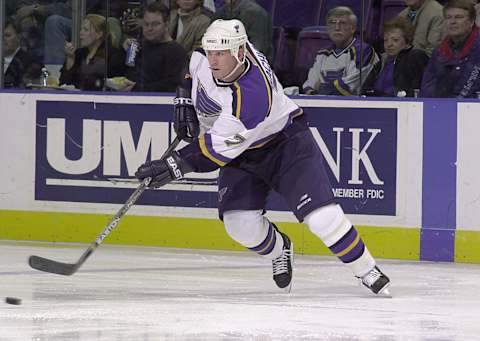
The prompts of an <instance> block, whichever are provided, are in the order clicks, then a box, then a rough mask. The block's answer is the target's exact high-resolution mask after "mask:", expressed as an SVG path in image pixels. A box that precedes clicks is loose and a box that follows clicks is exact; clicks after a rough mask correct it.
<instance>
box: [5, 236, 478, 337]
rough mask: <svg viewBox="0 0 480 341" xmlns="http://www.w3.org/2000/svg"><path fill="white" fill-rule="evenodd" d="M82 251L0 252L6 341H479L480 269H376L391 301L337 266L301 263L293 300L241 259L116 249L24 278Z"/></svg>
mask: <svg viewBox="0 0 480 341" xmlns="http://www.w3.org/2000/svg"><path fill="white" fill-rule="evenodd" d="M83 248H84V245H80V246H77V247H63V246H57V247H55V248H47V247H39V246H37V245H36V244H26V243H21V244H20V243H2V244H0V249H1V251H2V252H1V254H2V257H0V292H2V293H3V296H14V297H19V298H21V299H22V300H23V304H22V305H21V306H10V305H6V304H3V305H1V306H0V326H2V327H1V329H2V332H1V333H0V340H1V341H4V340H5V341H7V340H8V341H11V340H22V341H24V340H74V341H83V340H95V341H103V340H105V341H107V340H108V341H110V340H125V339H129V340H147V341H153V340H296V339H300V340H302V339H304V340H313V339H314V340H406V339H408V340H474V339H476V337H477V336H478V331H479V329H478V320H479V318H480V312H479V309H478V306H480V294H479V293H478V292H479V291H478V290H477V289H476V288H477V285H478V283H480V275H479V273H480V271H479V270H480V266H478V265H462V264H446V263H443V264H439V263H420V262H402V261H387V260H385V261H380V263H381V265H382V269H383V270H384V271H385V272H386V273H387V274H388V275H389V276H390V278H391V279H392V286H391V287H390V292H391V293H392V295H393V298H391V299H384V298H382V297H377V296H373V295H372V294H371V293H369V292H367V291H366V290H365V288H363V287H361V286H359V285H358V283H357V281H356V279H355V278H354V277H353V276H352V275H351V273H350V272H349V270H348V269H346V268H345V267H344V266H343V265H341V264H340V263H339V262H338V261H337V260H336V259H335V258H330V257H318V256H301V255H297V256H296V259H295V264H294V266H295V268H294V272H293V273H294V279H293V288H292V292H291V293H290V294H286V293H284V292H282V291H281V290H280V289H278V288H277V287H276V286H275V284H274V282H273V280H272V278H271V263H270V261H268V260H262V259H261V258H260V257H258V256H257V255H254V254H250V253H247V252H219V251H192V250H175V249H162V248H136V247H112V246H109V245H104V246H102V248H99V249H98V250H97V254H96V255H95V257H92V259H90V260H89V262H87V263H86V264H85V265H84V268H82V269H81V270H80V271H79V272H78V273H76V274H75V275H74V276H71V277H65V276H59V275H54V274H44V273H40V272H38V271H35V270H31V269H30V268H29V267H28V264H27V263H26V259H27V258H28V255H30V254H40V255H42V256H45V257H52V258H55V259H59V260H60V261H66V262H68V261H71V260H72V259H76V258H77V257H78V254H80V253H81V250H82V249H83Z"/></svg>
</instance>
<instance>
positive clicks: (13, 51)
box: [3, 18, 43, 88]
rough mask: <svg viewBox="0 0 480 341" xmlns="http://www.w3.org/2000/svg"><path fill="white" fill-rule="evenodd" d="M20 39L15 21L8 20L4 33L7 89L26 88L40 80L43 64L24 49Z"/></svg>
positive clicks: (5, 82) (5, 81)
mask: <svg viewBox="0 0 480 341" xmlns="http://www.w3.org/2000/svg"><path fill="white" fill-rule="evenodd" d="M20 38H21V37H20V34H19V33H18V31H17V28H16V26H15V23H14V22H13V20H12V19H11V18H6V20H5V29H4V33H3V47H4V51H3V52H4V55H5V64H4V87H5V88H24V87H25V86H26V85H27V84H28V83H33V82H37V80H38V78H40V74H41V70H42V67H43V64H42V63H41V62H40V61H38V60H37V59H36V58H35V57H34V56H32V55H31V54H30V53H29V52H28V51H25V50H23V49H22V47H21V46H20Z"/></svg>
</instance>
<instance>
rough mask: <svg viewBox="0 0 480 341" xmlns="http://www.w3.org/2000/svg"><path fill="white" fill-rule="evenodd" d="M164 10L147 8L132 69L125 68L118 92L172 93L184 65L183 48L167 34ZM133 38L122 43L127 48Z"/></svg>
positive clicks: (157, 5) (155, 6) (154, 5)
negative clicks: (125, 77) (122, 85)
mask: <svg viewBox="0 0 480 341" xmlns="http://www.w3.org/2000/svg"><path fill="white" fill-rule="evenodd" d="M168 18H169V11H168V8H167V7H166V6H165V5H163V4H161V3H159V2H154V3H151V4H149V5H147V7H146V9H145V11H144V14H143V20H142V32H143V39H142V41H141V46H140V50H139V53H138V55H137V57H136V58H135V66H134V67H129V68H127V80H126V81H125V86H124V87H122V88H120V89H119V90H120V91H130V90H133V91H159V92H174V91H175V89H176V87H177V85H178V84H179V83H180V80H181V71H182V69H183V68H184V67H185V66H186V65H187V53H186V51H185V49H184V48H183V47H182V46H181V45H180V44H179V43H177V42H176V41H175V40H173V39H172V37H171V36H170V33H169V32H168ZM132 41H133V39H127V40H126V41H125V43H124V44H123V45H124V48H125V49H127V48H128V45H129V44H131V43H132Z"/></svg>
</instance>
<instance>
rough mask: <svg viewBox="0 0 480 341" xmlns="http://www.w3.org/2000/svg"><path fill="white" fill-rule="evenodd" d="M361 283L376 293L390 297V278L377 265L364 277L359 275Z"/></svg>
mask: <svg viewBox="0 0 480 341" xmlns="http://www.w3.org/2000/svg"><path fill="white" fill-rule="evenodd" d="M357 278H358V279H359V280H360V281H361V283H362V284H363V285H364V286H366V287H367V288H368V289H370V290H371V291H372V292H373V293H374V294H377V295H381V296H386V297H390V296H391V295H390V291H389V290H388V287H389V286H390V279H389V278H388V277H387V276H386V275H385V274H384V273H383V272H382V271H380V269H379V268H378V267H377V266H375V267H374V268H373V269H372V270H370V271H369V272H368V273H367V274H366V275H364V276H363V277H357Z"/></svg>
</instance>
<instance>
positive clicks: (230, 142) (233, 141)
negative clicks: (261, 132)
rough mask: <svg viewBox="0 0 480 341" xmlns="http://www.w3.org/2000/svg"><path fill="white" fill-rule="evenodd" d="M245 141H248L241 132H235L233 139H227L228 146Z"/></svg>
mask: <svg viewBox="0 0 480 341" xmlns="http://www.w3.org/2000/svg"><path fill="white" fill-rule="evenodd" d="M245 141H246V138H245V137H243V136H242V135H240V134H235V136H234V137H232V138H231V139H228V140H225V144H226V145H227V146H228V147H231V146H234V145H237V144H242V143H243V142H245Z"/></svg>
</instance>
